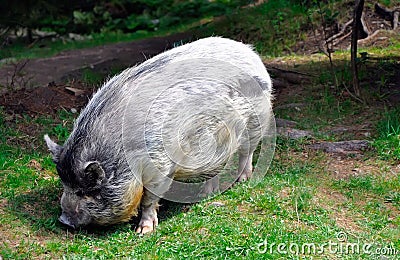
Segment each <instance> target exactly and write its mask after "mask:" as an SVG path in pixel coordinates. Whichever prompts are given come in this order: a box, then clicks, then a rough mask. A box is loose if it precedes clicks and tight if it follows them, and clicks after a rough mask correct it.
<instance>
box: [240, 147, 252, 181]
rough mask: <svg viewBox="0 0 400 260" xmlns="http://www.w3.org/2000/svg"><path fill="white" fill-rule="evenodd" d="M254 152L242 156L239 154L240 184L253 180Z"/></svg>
mask: <svg viewBox="0 0 400 260" xmlns="http://www.w3.org/2000/svg"><path fill="white" fill-rule="evenodd" d="M252 162H253V152H250V153H245V154H240V153H239V169H238V174H239V178H238V180H237V181H238V182H242V181H246V180H248V179H250V178H251V175H252V173H253V164H252Z"/></svg>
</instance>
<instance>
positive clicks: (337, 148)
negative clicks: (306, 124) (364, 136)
mask: <svg viewBox="0 0 400 260" xmlns="http://www.w3.org/2000/svg"><path fill="white" fill-rule="evenodd" d="M308 147H309V148H311V149H314V150H321V151H324V152H326V153H341V154H350V153H359V152H361V151H364V150H366V149H367V148H368V147H369V142H368V141H367V140H350V141H341V142H320V143H316V144H312V145H309V146H308Z"/></svg>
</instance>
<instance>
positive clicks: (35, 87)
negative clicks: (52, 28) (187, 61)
mask: <svg viewBox="0 0 400 260" xmlns="http://www.w3.org/2000/svg"><path fill="white" fill-rule="evenodd" d="M193 37H194V36H193V35H192V34H191V33H180V34H175V35H170V36H166V37H156V38H151V39H144V40H137V41H133V42H123V43H116V44H110V45H104V46H98V47H94V48H87V49H77V50H69V51H64V52H61V53H59V54H57V55H55V56H53V57H50V58H41V59H32V60H28V61H20V62H18V64H8V65H5V66H2V67H0V94H2V95H0V106H4V107H5V108H6V110H9V111H10V112H13V113H18V114H22V113H24V112H25V113H28V114H32V113H34V114H52V113H54V112H55V111H57V110H59V109H61V108H64V109H67V110H70V109H72V108H75V109H78V110H79V108H81V107H82V106H84V105H85V104H86V103H87V101H88V98H89V97H90V96H91V95H92V93H93V92H94V89H93V86H90V85H88V84H83V83H82V82H79V80H80V79H81V78H82V75H83V73H84V71H85V70H92V71H93V72H94V73H96V74H103V75H108V74H109V73H110V70H111V69H113V68H125V67H129V66H134V65H136V64H138V63H140V62H143V61H144V60H146V59H148V58H150V57H152V56H155V55H157V54H158V53H160V52H162V51H165V50H167V49H170V48H172V47H174V45H176V44H179V43H180V42H181V41H189V40H191V39H192V38H193ZM10 84H11V86H10ZM2 86H3V87H2ZM5 86H7V87H5ZM65 87H73V88H76V89H79V90H83V92H82V93H80V94H79V95H76V93H73V92H71V91H68V90H67V89H66V88H65Z"/></svg>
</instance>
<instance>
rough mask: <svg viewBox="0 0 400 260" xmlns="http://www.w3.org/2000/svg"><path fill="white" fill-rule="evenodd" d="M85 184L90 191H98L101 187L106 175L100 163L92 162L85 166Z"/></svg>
mask: <svg viewBox="0 0 400 260" xmlns="http://www.w3.org/2000/svg"><path fill="white" fill-rule="evenodd" d="M82 177H83V182H84V185H85V186H86V187H87V188H89V189H98V188H100V187H101V184H102V182H103V180H104V179H105V177H106V175H105V173H104V170H103V168H102V167H101V165H100V163H99V162H96V161H92V162H87V163H86V164H85V170H84V176H82Z"/></svg>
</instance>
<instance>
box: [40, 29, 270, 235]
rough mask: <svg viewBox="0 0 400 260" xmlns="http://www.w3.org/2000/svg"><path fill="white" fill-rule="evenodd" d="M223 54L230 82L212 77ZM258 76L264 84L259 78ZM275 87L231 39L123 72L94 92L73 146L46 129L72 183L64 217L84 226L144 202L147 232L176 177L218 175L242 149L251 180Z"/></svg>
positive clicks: (242, 169)
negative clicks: (55, 139)
mask: <svg viewBox="0 0 400 260" xmlns="http://www.w3.org/2000/svg"><path fill="white" fill-rule="evenodd" d="M192 61H195V62H194V64H196V62H197V63H202V64H199V66H193V62H192ZM208 62H209V64H207V63H208ZM219 62H221V64H222V65H226V64H228V65H229V66H222V65H221V66H219V67H218V68H216V70H217V71H218V73H219V72H223V73H225V72H226V73H225V74H228V75H227V76H222V79H223V80H227V81H228V83H229V84H228V85H227V84H223V83H221V82H219V81H218V80H212V79H211V80H210V79H205V80H203V79H204V77H205V76H207V75H209V72H208V71H207V68H209V67H210V66H213V64H216V63H219ZM230 66H231V67H230ZM169 68H173V69H172V70H171V69H169ZM202 68H204V69H202ZM230 68H232V71H235V73H233V72H231V71H230ZM235 68H236V69H235ZM229 73H232V74H231V75H230V74H229ZM185 75H190V76H191V77H188V78H187V79H186V78H185V77H186V76H185ZM193 75H200V76H201V77H197V78H196V77H193ZM218 77H219V76H218ZM249 78H251V79H252V80H253V82H249ZM171 82H172V83H174V84H170V83H171ZM175 82H176V84H175ZM254 82H255V83H257V84H258V89H256V91H254V90H255V89H254V87H249V84H250V85H251V84H254ZM249 89H250V91H249ZM270 95H271V80H270V77H269V75H268V73H267V71H266V70H265V68H264V65H263V63H262V61H261V60H260V58H259V56H258V55H257V54H256V53H255V52H254V51H253V50H252V49H251V48H250V47H248V46H247V45H244V44H242V43H238V42H235V41H232V40H228V39H223V38H216V37H212V38H206V39H202V40H198V41H196V42H193V43H190V44H186V45H183V46H180V47H177V48H175V49H172V50H169V51H166V52H164V53H162V54H160V55H157V56H155V57H153V58H151V59H149V60H147V61H146V62H144V63H142V64H140V65H138V66H136V67H133V68H129V69H127V70H125V71H123V72H122V73H121V74H119V75H118V76H115V77H113V78H112V79H111V80H110V81H108V82H107V83H106V84H105V85H104V86H103V87H102V88H101V89H100V90H99V91H98V92H97V93H96V94H95V95H94V96H93V98H92V99H91V101H90V102H89V104H88V105H87V107H86V108H85V109H84V110H83V111H82V112H81V114H80V116H79V117H78V119H77V120H76V122H75V125H74V129H73V132H72V133H71V135H70V137H69V138H68V140H67V141H66V143H65V144H64V145H63V146H59V145H57V144H55V143H54V142H52V141H51V140H50V139H49V138H48V137H47V136H46V137H45V139H46V142H47V144H48V146H49V149H50V151H51V152H52V154H53V157H54V161H55V163H56V165H57V171H58V173H59V175H60V178H61V180H62V183H63V185H64V194H63V197H62V199H61V206H62V209H63V214H62V216H61V217H60V221H61V222H63V223H64V224H67V225H69V226H72V227H74V228H76V227H79V226H84V225H87V224H91V223H94V224H100V225H108V224H114V223H118V222H124V221H128V220H129V219H130V218H131V217H132V216H134V215H136V214H137V212H138V209H139V207H141V208H142V219H141V221H140V223H139V228H138V231H139V232H141V233H146V232H149V231H152V230H153V229H154V227H155V226H156V225H157V224H158V220H157V213H156V208H157V202H158V200H159V197H162V196H163V194H164V193H165V192H166V191H168V189H169V187H170V184H171V181H172V179H196V178H198V177H204V176H212V175H215V169H216V168H218V167H219V166H221V165H223V164H224V162H226V161H227V160H228V159H229V158H230V156H231V155H232V153H234V152H238V153H239V170H238V178H239V180H245V179H247V178H248V177H250V174H251V172H252V165H251V160H252V155H253V151H254V150H255V148H256V146H257V144H258V142H259V141H260V139H261V138H262V136H263V135H264V134H265V131H266V127H267V124H268V123H269V119H270V117H271V116H272V115H271V108H270V105H271V104H270ZM216 97H218V98H216ZM244 133H245V134H244ZM203 136H212V138H211V139H210V138H203ZM203 139H204V143H203V144H200V141H199V140H203ZM210 140H212V143H211V142H210ZM201 146H205V147H207V149H208V150H207V149H206V151H202V147H201ZM210 147H212V153H211V152H209V151H210V149H211V148H210Z"/></svg>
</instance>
